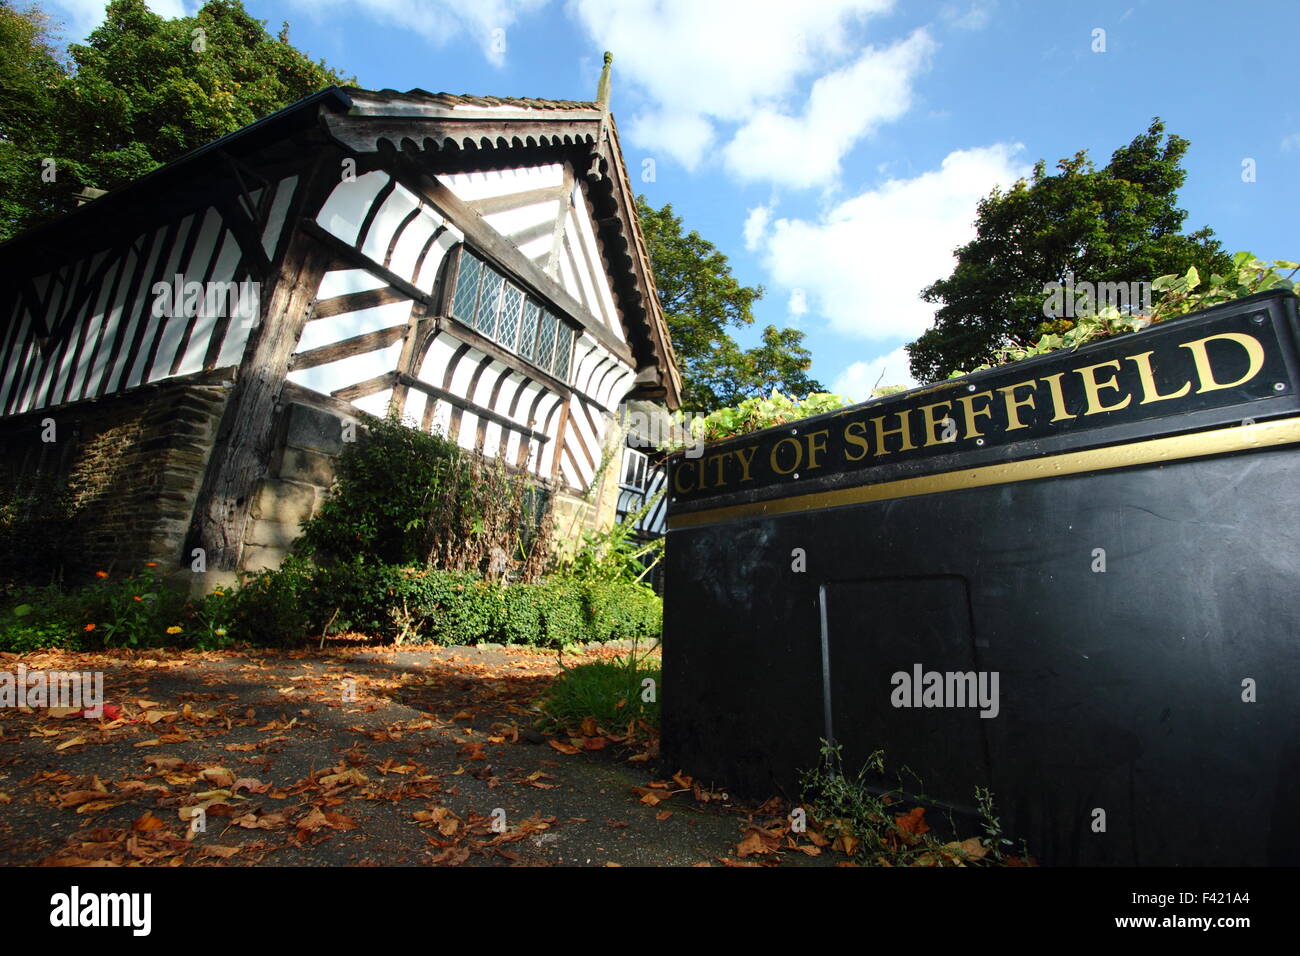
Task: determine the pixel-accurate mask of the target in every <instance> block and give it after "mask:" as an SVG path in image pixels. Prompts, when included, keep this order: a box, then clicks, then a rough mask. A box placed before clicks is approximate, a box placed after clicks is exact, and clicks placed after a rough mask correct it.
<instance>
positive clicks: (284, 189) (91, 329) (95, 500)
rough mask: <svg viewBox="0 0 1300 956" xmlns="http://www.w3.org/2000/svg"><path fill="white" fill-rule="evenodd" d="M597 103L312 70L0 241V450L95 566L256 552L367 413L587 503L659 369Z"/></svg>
mask: <svg viewBox="0 0 1300 956" xmlns="http://www.w3.org/2000/svg"><path fill="white" fill-rule="evenodd" d="M607 69H608V67H607ZM607 76H608V74H607V73H606V76H605V77H603V78H602V90H603V91H607V89H608V79H607ZM607 99H608V97H607V93H605V94H604V95H601V96H600V97H599V98H598V100H597V101H595V102H572V101H556V100H536V99H518V98H493V97H473V96H454V95H448V94H441V93H439V94H431V93H427V92H424V91H422V90H412V91H410V92H406V93H397V92H394V91H391V90H383V91H378V92H375V91H368V90H361V89H353V88H330V89H326V90H323V91H321V92H319V93H317V94H314V95H312V96H309V97H307V98H305V99H303V100H300V101H299V102H297V103H295V104H293V105H292V106H289V107H287V108H286V109H283V110H281V111H279V112H277V113H275V114H273V115H271V116H268V117H266V118H264V119H262V120H260V121H258V122H256V123H253V124H251V125H250V126H247V127H245V128H243V129H241V130H239V131H237V132H235V133H232V134H230V135H228V136H226V137H224V138H223V139H220V140H218V141H216V142H214V143H212V144H210V145H208V146H205V147H202V148H200V149H197V150H194V151H191V152H190V153H187V154H185V155H184V156H182V157H180V158H178V159H177V160H175V161H173V162H171V163H168V164H167V165H165V166H163V167H161V168H159V169H158V170H156V171H154V172H153V173H150V174H149V175H147V176H144V177H142V178H141V179H139V180H136V181H135V182H133V183H131V184H129V185H127V186H125V187H123V188H121V189H118V190H115V191H113V192H111V193H108V194H107V195H105V196H103V197H102V198H99V199H96V200H94V201H92V202H89V203H87V204H86V205H84V206H82V207H80V208H79V209H78V210H76V211H75V212H73V213H71V214H69V215H67V216H65V217H63V218H62V219H60V220H57V221H55V222H52V223H50V224H47V225H45V226H42V227H40V228H38V229H35V230H32V231H31V232H29V233H26V234H24V235H22V236H19V237H17V238H15V239H14V240H12V241H10V242H9V243H7V244H5V245H4V246H0V452H3V454H4V457H5V462H6V467H8V468H9V469H10V470H11V472H14V473H21V472H27V473H31V472H33V471H44V472H45V473H49V474H58V475H61V476H63V477H64V478H66V479H67V480H68V481H69V482H72V484H73V485H74V486H75V490H76V494H78V495H80V496H81V497H80V499H79V501H80V505H79V506H80V507H81V508H82V511H81V517H82V524H83V525H84V536H83V540H82V542H81V547H82V548H83V549H84V558H85V561H86V562H87V563H88V564H92V565H98V566H103V565H104V564H105V563H107V562H111V561H117V562H119V563H126V562H130V563H138V562H140V561H143V560H146V559H152V560H155V561H158V562H159V563H162V564H164V566H167V567H172V568H178V567H181V566H183V565H185V564H186V563H187V562H188V560H189V555H190V554H191V553H192V551H193V549H194V548H202V549H203V550H204V554H205V555H206V562H207V564H208V566H209V567H210V568H213V569H225V570H233V569H247V570H251V569H257V568H262V567H271V566H275V565H276V564H277V563H278V561H279V560H280V559H281V558H282V557H283V555H284V554H285V553H286V552H287V549H288V547H289V545H290V544H291V542H292V540H293V538H294V537H296V536H297V533H298V530H299V528H300V526H301V522H302V521H303V520H305V519H306V518H307V517H308V516H310V514H311V513H312V512H313V510H314V508H315V507H316V505H317V504H318V503H319V501H320V500H322V496H323V495H324V494H325V493H326V492H327V490H328V488H329V485H330V482H331V480H332V463H333V461H334V460H335V459H336V457H337V455H338V454H339V453H340V451H341V447H342V443H341V435H343V434H345V433H346V428H345V427H344V426H346V425H347V424H348V423H349V422H353V423H355V422H357V421H360V420H363V419H364V416H365V415H367V414H369V415H379V416H382V415H385V414H389V413H396V414H398V415H400V416H402V417H403V418H404V419H405V420H407V421H408V422H409V423H411V424H412V426H413V427H419V428H423V429H426V430H434V429H436V430H439V431H441V432H442V433H444V434H445V435H447V436H449V437H451V438H452V439H454V440H455V441H457V442H458V443H459V444H460V445H461V446H463V447H464V448H467V449H472V450H474V451H476V452H478V453H480V454H482V455H484V456H487V457H489V458H497V459H502V460H504V461H505V462H506V463H507V464H508V465H510V466H511V467H514V468H520V469H526V470H527V471H528V472H530V473H531V474H533V475H535V476H536V477H537V478H538V479H539V480H541V481H543V482H545V483H546V484H547V486H548V487H550V488H551V489H552V491H553V495H554V497H553V500H554V502H555V503H556V506H557V508H558V509H559V510H560V511H561V513H564V512H565V510H566V509H567V510H568V511H569V512H572V511H573V510H574V509H576V508H577V507H578V505H579V503H580V502H581V503H583V504H584V505H586V506H587V507H586V515H587V517H586V521H587V523H588V524H593V523H594V524H599V523H601V522H608V521H611V520H613V519H614V514H615V511H616V508H617V499H618V497H619V479H620V470H621V469H620V461H619V456H620V454H621V449H622V447H623V442H622V439H621V437H618V436H616V435H615V434H614V431H615V429H614V428H613V427H612V422H613V419H614V417H615V415H616V412H617V409H618V408H619V406H620V405H621V404H622V403H624V402H625V401H630V400H651V401H654V402H656V403H660V404H662V405H664V406H666V407H668V408H676V407H677V405H678V401H679V395H680V377H679V373H678V370H677V367H676V362H675V359H674V356H673V350H672V345H671V342H670V340H669V336H668V331H667V327H666V325H665V322H664V318H663V315H662V312H661V311H660V308H659V303H658V299H657V296H656V293H655V287H654V280H653V277H652V275H651V270H650V264H649V257H648V254H647V251H646V246H645V242H644V240H643V238H642V235H641V233H640V229H639V226H638V223H637V217H636V211H635V194H634V192H633V190H632V187H631V184H630V181H629V177H628V172H627V169H626V166H625V163H624V160H623V155H622V152H621V149H620V147H619V140H618V134H617V130H616V128H615V125H614V121H613V117H612V116H611V115H610V113H609V110H608V106H607ZM214 290H215V292H216V294H215V296H214V295H213V291H214ZM223 295H224V296H225V298H223ZM213 299H215V300H216V301H217V303H218V307H216V308H212V307H211V303H212V301H213ZM51 422H53V425H54V428H55V432H56V436H57V437H56V438H55V440H53V441H50V440H44V441H43V440H42V437H43V436H44V437H46V438H47V439H48V435H46V432H48V429H49V424H50V423H51ZM611 449H612V451H611ZM611 454H612V455H613V459H614V460H613V462H612V464H610V465H609V466H608V467H602V460H603V459H604V458H605V457H608V456H609V455H611ZM593 503H594V506H593Z"/></svg>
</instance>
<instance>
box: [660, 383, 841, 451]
mask: <svg viewBox="0 0 1300 956" xmlns="http://www.w3.org/2000/svg"><path fill="white" fill-rule="evenodd" d="M852 404H853V403H852V402H851V401H849V400H848V399H847V398H844V397H843V396H842V395H834V394H832V393H830V392H814V393H812V394H811V395H808V396H807V397H805V398H803V399H795V398H789V397H787V396H785V395H782V394H781V393H780V392H778V391H776V390H773V391H772V394H770V395H768V396H767V397H766V398H763V397H762V396H758V397H755V398H748V399H745V401H743V402H741V403H740V404H739V405H735V406H733V407H731V408H720V409H718V410H717V411H714V412H710V413H709V414H708V415H706V416H705V417H704V418H703V419H698V418H697V419H693V420H692V421H691V423H690V424H691V431H692V434H693V436H694V437H695V438H696V439H697V440H698V439H699V438H701V437H702V438H703V439H704V441H706V442H715V441H722V440H723V439H724V438H731V437H733V436H735V435H747V434H749V433H750V432H756V431H759V430H761V429H764V428H771V427H772V426H774V425H784V424H786V423H787V422H794V421H798V420H799V419H801V418H809V417H811V416H813V415H821V414H822V413H824V412H833V411H835V409H837V408H844V407H845V406H847V405H852ZM666 447H667V448H668V449H670V450H672V449H677V448H684V447H686V441H685V439H679V440H677V441H675V442H673V443H671V444H669V445H667V446H666Z"/></svg>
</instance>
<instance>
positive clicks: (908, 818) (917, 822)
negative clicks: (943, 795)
mask: <svg viewBox="0 0 1300 956" xmlns="http://www.w3.org/2000/svg"><path fill="white" fill-rule="evenodd" d="M894 823H895V825H897V827H898V830H899V832H900V833H903V834H905V835H906V836H905V838H906V839H908V842H913V841H915V840H916V838H917V837H919V836H920V835H921V834H922V833H928V832H929V830H930V825H929V824H928V823H926V822H925V807H915V808H913V809H912V810H910V811H908V812H907V813H901V814H899V815H898V816H896V817H894Z"/></svg>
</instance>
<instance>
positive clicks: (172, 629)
mask: <svg viewBox="0 0 1300 956" xmlns="http://www.w3.org/2000/svg"><path fill="white" fill-rule="evenodd" d="M180 632H181V629H180V628H179V627H177V626H176V625H175V624H173V625H172V626H171V627H169V628H167V633H168V634H179V633H180Z"/></svg>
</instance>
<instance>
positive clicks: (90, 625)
mask: <svg viewBox="0 0 1300 956" xmlns="http://www.w3.org/2000/svg"><path fill="white" fill-rule="evenodd" d="M94 629H95V625H93V624H87V625H86V630H88V631H93V630H94Z"/></svg>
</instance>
